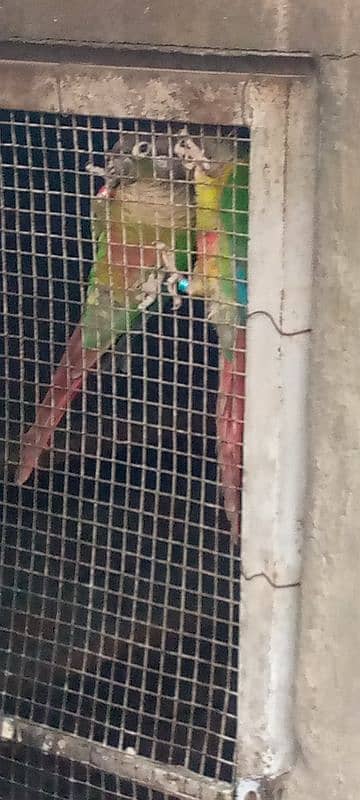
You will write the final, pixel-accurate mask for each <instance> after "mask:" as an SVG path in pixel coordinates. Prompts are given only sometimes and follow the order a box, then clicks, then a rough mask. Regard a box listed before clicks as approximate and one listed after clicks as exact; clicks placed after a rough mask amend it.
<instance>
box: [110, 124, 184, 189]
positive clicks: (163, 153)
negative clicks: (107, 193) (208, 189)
mask: <svg viewBox="0 0 360 800" xmlns="http://www.w3.org/2000/svg"><path fill="white" fill-rule="evenodd" d="M145 158H146V159H151V160H152V166H153V175H154V180H171V179H173V180H184V178H185V170H184V164H183V161H182V160H181V159H180V158H178V157H177V155H176V154H175V153H172V152H171V145H170V142H169V139H168V137H167V136H166V135H165V134H151V133H147V132H146V133H139V134H135V133H123V134H122V135H121V137H120V138H119V139H118V141H117V142H116V143H115V145H114V147H113V148H112V150H111V151H110V153H109V154H108V156H107V160H106V175H107V177H108V180H109V181H110V183H111V185H112V186H113V187H114V188H115V187H116V186H117V185H118V184H119V183H121V182H123V181H124V182H125V183H127V182H134V181H136V180H137V179H138V177H139V162H140V161H141V160H142V159H145Z"/></svg>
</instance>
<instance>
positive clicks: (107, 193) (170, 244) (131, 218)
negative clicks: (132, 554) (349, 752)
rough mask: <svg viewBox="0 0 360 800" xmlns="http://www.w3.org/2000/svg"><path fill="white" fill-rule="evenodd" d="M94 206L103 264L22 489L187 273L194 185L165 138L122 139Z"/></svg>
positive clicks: (40, 421)
mask: <svg viewBox="0 0 360 800" xmlns="http://www.w3.org/2000/svg"><path fill="white" fill-rule="evenodd" d="M94 171H98V172H99V170H94ZM103 173H104V177H105V184H104V186H103V187H102V188H101V189H100V191H99V192H98V194H97V195H96V198H95V199H94V201H93V218H94V230H95V236H96V242H97V246H96V259H95V263H94V265H93V267H92V269H91V272H90V277H89V286H88V291H87V299H86V303H85V308H84V311H83V314H82V317H81V320H80V322H79V324H78V326H77V327H76V329H75V330H74V332H73V334H72V336H71V337H70V340H69V342H68V344H67V347H66V350H65V352H64V355H63V357H62V359H61V362H60V364H59V367H58V368H57V370H56V372H55V374H54V377H53V380H52V385H51V387H50V388H49V390H48V392H47V394H46V396H45V398H44V399H43V401H42V403H41V404H40V405H39V406H38V408H37V410H36V416H35V422H34V424H33V425H32V426H31V428H30V429H29V431H28V432H27V433H26V434H25V435H24V437H23V440H22V442H21V451H20V464H19V468H18V473H17V479H16V480H17V483H18V484H19V485H20V484H22V483H24V482H25V481H26V480H28V478H29V477H30V475H31V473H32V471H33V470H34V469H35V468H36V466H37V464H38V461H39V458H40V455H41V452H42V451H43V450H44V449H46V448H48V447H49V446H50V444H51V441H52V437H53V434H54V431H55V429H56V428H57V426H58V424H59V422H60V420H61V419H62V417H63V415H64V413H65V411H66V409H67V407H68V406H69V405H70V403H71V401H72V400H73V398H74V397H75V396H76V395H77V394H78V392H79V391H80V390H81V387H82V384H83V382H84V380H85V379H86V375H87V372H88V371H89V370H90V369H92V368H94V367H95V366H96V364H97V363H98V361H99V359H100V358H101V356H102V354H103V353H105V352H106V351H107V350H108V349H109V348H110V347H111V346H112V345H113V344H114V342H116V341H117V340H118V339H119V337H122V336H123V335H124V334H125V335H126V334H128V333H131V331H132V330H133V329H134V328H136V326H138V324H139V318H140V317H141V315H142V314H143V312H144V311H145V309H147V308H150V310H155V309H156V307H157V305H158V299H159V297H160V296H161V294H162V289H163V284H164V283H165V285H166V288H167V290H168V293H169V294H170V295H172V296H173V303H174V306H175V307H177V306H178V305H180V303H181V299H180V298H179V297H178V295H177V283H178V279H179V273H180V272H183V271H187V270H188V252H189V231H190V229H191V208H189V185H188V183H187V182H186V180H185V178H186V174H185V171H184V167H183V164H182V161H181V160H180V159H178V158H177V157H176V156H172V155H170V153H169V144H168V138H167V137H166V136H165V135H162V134H156V135H155V136H154V135H152V136H151V135H150V134H139V135H135V134H123V136H122V137H121V139H120V140H119V142H117V144H116V145H115V147H114V148H113V150H112V151H111V152H110V154H109V155H108V158H107V164H106V168H105V170H103Z"/></svg>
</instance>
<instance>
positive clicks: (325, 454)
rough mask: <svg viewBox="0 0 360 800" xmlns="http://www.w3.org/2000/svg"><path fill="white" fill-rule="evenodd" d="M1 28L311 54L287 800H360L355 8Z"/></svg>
mask: <svg viewBox="0 0 360 800" xmlns="http://www.w3.org/2000/svg"><path fill="white" fill-rule="evenodd" d="M100 9H101V10H100ZM1 17H2V19H1ZM0 30H1V37H2V39H3V40H8V41H12V42H13V43H14V45H15V44H16V43H20V42H24V41H25V42H37V41H39V40H43V41H44V42H47V43H48V44H49V43H51V44H52V45H56V44H57V45H60V44H61V43H67V44H76V43H81V42H87V43H88V44H89V43H90V44H91V45H96V44H100V45H112V46H115V47H116V46H118V45H119V44H121V43H122V44H131V45H137V44H145V45H146V46H148V47H150V46H155V47H157V48H164V47H165V46H171V48H185V49H189V50H191V49H196V50H198V49H199V48H212V49H215V50H217V51H218V52H219V51H229V50H232V51H235V52H237V53H241V52H242V51H247V52H249V51H250V52H251V51H252V52H257V51H260V52H264V51H266V52H268V53H271V52H273V53H274V52H275V53H283V54H294V55H296V54H299V53H308V54H311V55H312V56H313V57H314V68H315V69H316V72H317V75H318V81H319V98H320V103H319V154H318V158H319V161H318V191H317V224H316V239H317V241H316V249H315V282H314V313H313V353H312V373H311V374H312V378H311V392H310V397H309V404H310V420H311V430H310V456H309V468H308V476H309V494H308V500H309V502H308V515H307V525H306V531H305V548H304V569H303V582H302V609H301V622H300V639H299V667H298V675H297V701H296V729H297V738H298V743H299V759H298V763H297V766H296V768H295V770H294V772H293V774H292V775H291V776H290V777H289V781H288V786H287V789H286V792H285V795H286V798H288V800H335V799H336V800H358V797H359V792H360V758H359V746H360V745H359V738H360V737H359V710H360V614H359V601H358V599H357V596H358V591H357V588H358V581H359V577H360V569H359V566H360V535H359V520H360V423H359V418H360V415H359V406H360V401H359V398H360V369H359V352H360V266H359V258H360V256H359V254H360V223H359V210H358V208H359V195H360V160H359V141H360V97H359V86H360V3H359V2H358V0H347V2H343V3H332V2H331V0H303V2H299V0H288V2H286V0H251V1H250V0H222V2H219V0H202V1H201V2H200V0H199V1H198V2H197V3H196V4H195V3H194V0H182V2H181V3H179V4H178V5H176V4H175V6H174V10H172V11H171V12H170V4H169V0H133V2H131V3H129V2H127V0H102V3H100V2H99V0H98V1H97V2H96V3H95V1H94V0H88V1H87V2H86V3H84V2H76V0H71V2H70V0H63V1H62V2H59V0H56V2H55V1H54V0H27V2H26V3H24V2H23V0H3V1H2V6H1V9H0ZM264 68H266V64H265V65H264ZM284 800H285V798H284Z"/></svg>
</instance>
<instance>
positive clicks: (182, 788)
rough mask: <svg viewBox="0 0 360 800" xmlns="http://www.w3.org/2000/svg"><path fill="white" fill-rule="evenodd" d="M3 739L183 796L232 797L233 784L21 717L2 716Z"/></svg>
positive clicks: (199, 799) (202, 799)
mask: <svg viewBox="0 0 360 800" xmlns="http://www.w3.org/2000/svg"><path fill="white" fill-rule="evenodd" d="M0 740H1V741H3V742H15V743H18V744H22V745H27V746H29V747H33V748H35V749H36V750H40V751H41V752H42V753H43V754H44V755H52V756H57V757H61V758H67V759H70V760H72V761H76V762H77V763H81V764H84V765H87V766H91V767H94V768H96V769H99V770H102V771H104V772H107V773H110V774H112V775H116V776H118V777H119V778H124V779H125V780H132V781H136V783H140V784H143V785H145V786H148V787H149V788H152V789H154V790H156V791H158V792H162V793H164V794H171V795H172V796H173V797H174V796H175V797H179V798H181V799H183V800H232V798H233V793H234V790H233V786H232V785H231V784H229V783H225V782H224V781H219V780H215V779H213V778H206V777H203V776H200V775H196V773H193V772H190V770H187V769H185V768H183V767H177V766H166V765H165V764H161V763H158V762H156V761H152V760H151V759H148V758H144V757H143V756H137V755H135V754H133V753H130V752H127V751H119V750H116V749H115V748H112V747H108V746H106V745H103V744H97V743H95V742H91V741H89V740H88V739H85V738H83V737H82V736H76V735H75V734H72V733H63V732H61V731H56V730H53V729H52V728H49V727H48V726H47V725H40V724H37V723H34V722H30V721H28V720H24V719H21V718H19V717H10V716H5V715H1V716H0Z"/></svg>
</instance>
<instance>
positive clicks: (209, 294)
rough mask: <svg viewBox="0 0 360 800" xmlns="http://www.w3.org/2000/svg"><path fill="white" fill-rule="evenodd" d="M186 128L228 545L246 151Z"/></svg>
mask: <svg viewBox="0 0 360 800" xmlns="http://www.w3.org/2000/svg"><path fill="white" fill-rule="evenodd" d="M234 144H235V143H234V141H233V140H230V139H228V140H218V139H217V138H214V139H212V138H210V137H204V138H203V139H201V140H200V141H199V144H197V143H196V142H195V141H194V140H193V139H191V138H190V137H189V136H188V135H187V134H186V131H184V132H183V136H182V137H181V138H180V139H179V141H178V143H177V144H176V145H175V152H177V154H178V155H179V157H180V158H182V159H183V162H184V166H186V167H187V169H188V170H189V172H190V173H191V174H192V175H193V179H194V187H195V197H196V223H195V226H196V264H195V267H194V270H193V274H192V276H191V278H190V280H189V294H190V295H192V296H194V297H204V298H205V300H206V303H207V306H208V319H209V320H210V322H211V323H212V324H213V325H215V327H216V331H217V334H218V339H219V345H220V364H219V391H218V402H217V439H218V442H217V444H218V457H219V464H220V473H221V482H222V490H223V495H224V507H225V512H226V515H227V518H228V520H229V522H230V526H231V532H232V536H233V538H234V540H236V539H237V538H238V536H239V533H240V509H241V486H242V464H243V453H242V450H243V433H244V412H245V324H246V316H247V234H248V172H249V159H248V152H247V148H246V147H244V146H242V147H237V148H235V146H234Z"/></svg>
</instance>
